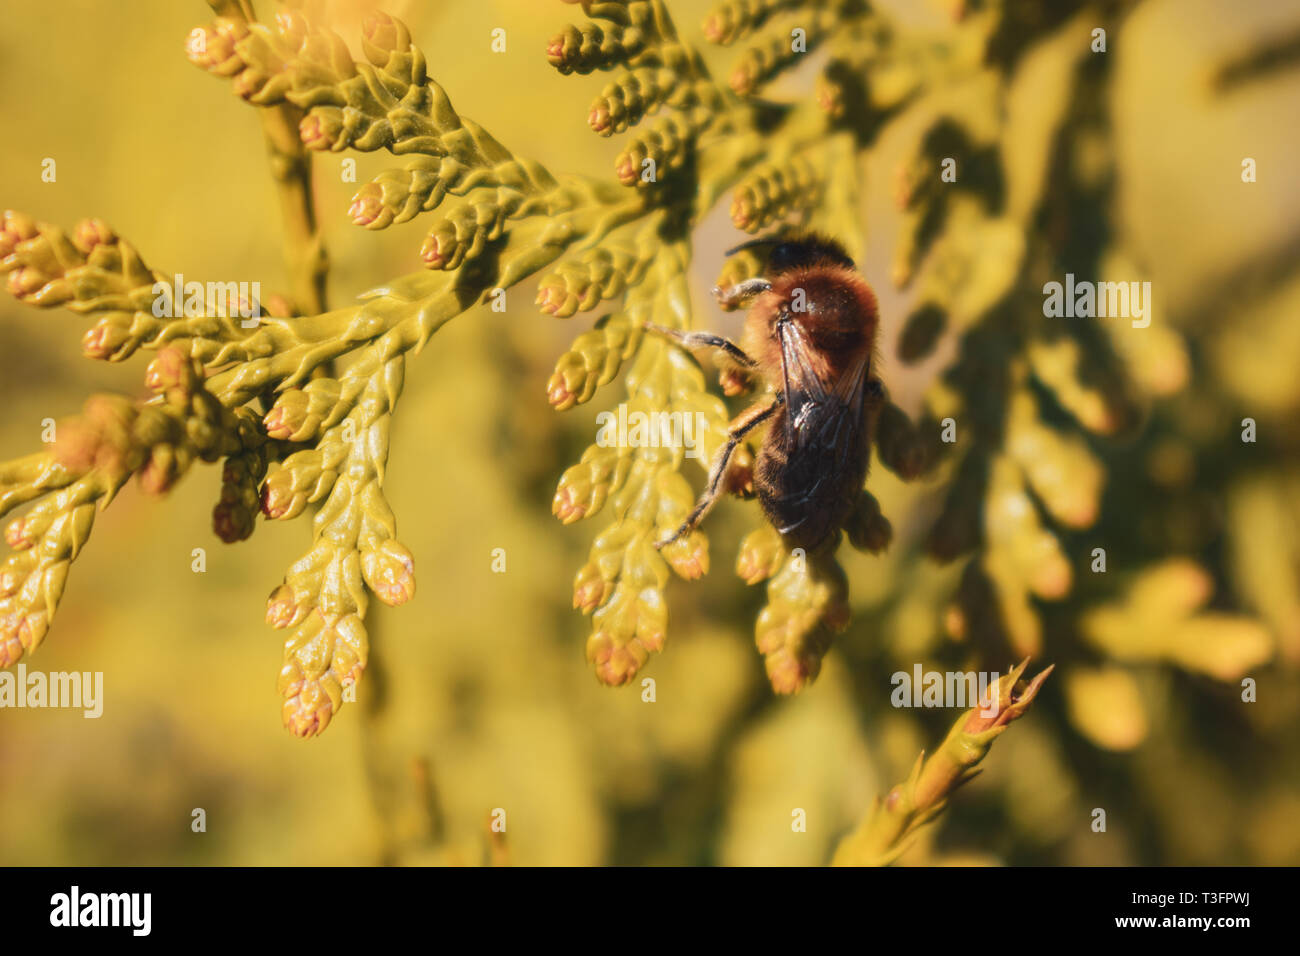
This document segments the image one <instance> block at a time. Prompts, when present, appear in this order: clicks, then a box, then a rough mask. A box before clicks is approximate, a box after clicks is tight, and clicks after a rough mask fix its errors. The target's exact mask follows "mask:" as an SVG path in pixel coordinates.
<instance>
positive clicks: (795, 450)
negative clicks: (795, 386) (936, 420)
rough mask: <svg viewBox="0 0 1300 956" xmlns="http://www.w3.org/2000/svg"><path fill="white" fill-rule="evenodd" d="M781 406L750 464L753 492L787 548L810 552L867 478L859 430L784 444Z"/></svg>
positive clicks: (837, 523) (839, 521)
mask: <svg viewBox="0 0 1300 956" xmlns="http://www.w3.org/2000/svg"><path fill="white" fill-rule="evenodd" d="M785 435H786V410H785V409H784V408H783V409H781V410H779V411H778V412H777V414H776V415H775V416H774V419H773V422H772V426H771V429H770V430H769V432H768V436H767V439H766V440H765V441H764V442H763V447H762V449H761V450H760V451H759V455H758V460H757V461H756V462H755V467H754V491H755V493H756V494H757V496H758V500H759V504H760V505H761V506H762V508H763V513H764V514H766V515H767V519H768V520H769V521H770V522H771V523H772V526H773V527H775V528H776V529H777V531H779V532H780V533H781V537H782V538H783V539H784V541H785V543H786V545H787V547H790V548H803V549H804V550H805V551H813V550H815V549H816V548H818V547H819V546H821V545H822V544H823V543H824V542H825V541H826V539H827V538H829V537H830V536H831V535H832V534H834V533H835V532H836V531H837V530H839V529H840V528H841V527H843V525H844V522H845V521H846V520H847V519H848V516H849V514H850V513H851V512H852V510H853V508H854V506H855V505H856V504H857V499H858V494H859V493H860V492H861V490H862V487H863V485H864V483H865V482H866V477H867V463H868V460H869V456H868V446H867V441H866V432H865V430H864V429H862V428H860V427H859V428H853V429H850V430H849V432H848V433H847V434H845V433H843V432H841V433H840V437H841V438H843V439H845V440H843V441H836V442H829V441H811V442H802V443H799V442H793V443H787V442H785V441H784V440H783V439H784V436H785Z"/></svg>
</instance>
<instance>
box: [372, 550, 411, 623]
mask: <svg viewBox="0 0 1300 956" xmlns="http://www.w3.org/2000/svg"><path fill="white" fill-rule="evenodd" d="M361 573H362V575H363V576H364V577H365V580H366V584H367V585H368V586H369V587H370V590H371V591H373V592H374V594H375V597H377V598H379V600H381V601H383V602H384V603H385V604H387V605H388V606H389V607H398V606H399V605H402V604H405V603H406V602H407V601H409V600H410V599H411V598H412V597H414V596H415V558H413V557H412V556H411V552H410V551H408V550H407V549H406V548H405V547H404V546H403V545H402V544H400V543H399V542H397V541H394V540H392V539H391V538H390V539H389V540H387V541H385V542H383V543H382V544H381V545H380V546H379V547H378V548H376V549H375V550H373V551H364V552H362V554H361Z"/></svg>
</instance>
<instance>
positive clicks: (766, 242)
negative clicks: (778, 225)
mask: <svg viewBox="0 0 1300 956" xmlns="http://www.w3.org/2000/svg"><path fill="white" fill-rule="evenodd" d="M785 241H786V240H785V239H783V238H782V237H780V236H768V237H767V238H766V239H750V240H749V241H748V242H742V243H741V244H740V245H738V246H736V247H735V248H734V249H728V250H727V251H726V253H725V255H726V256H727V258H731V257H732V256H734V255H735V254H736V253H737V252H744V251H745V250H746V249H753V248H754V247H755V246H774V245H776V244H777V243H778V242H785Z"/></svg>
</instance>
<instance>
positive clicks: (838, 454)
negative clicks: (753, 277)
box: [767, 322, 870, 541]
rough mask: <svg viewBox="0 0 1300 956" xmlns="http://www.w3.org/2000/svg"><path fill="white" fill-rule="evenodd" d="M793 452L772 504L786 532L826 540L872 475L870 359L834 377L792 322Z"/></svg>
mask: <svg viewBox="0 0 1300 956" xmlns="http://www.w3.org/2000/svg"><path fill="white" fill-rule="evenodd" d="M778 335H779V336H780V340H781V364H782V371H783V373H784V379H785V382H784V388H785V393H784V400H785V405H786V409H785V412H786V414H785V428H786V434H785V438H786V448H787V456H786V458H785V467H784V473H783V476H782V480H781V483H780V489H779V491H778V492H777V493H776V494H775V495H774V496H773V498H772V499H771V500H770V501H768V502H767V507H768V508H769V511H768V514H769V516H770V517H772V519H773V522H774V523H775V524H776V527H777V529H778V530H779V531H780V532H781V533H782V534H791V533H796V532H797V533H799V534H801V535H804V536H805V537H806V538H807V539H808V540H810V541H820V540H822V539H824V537H825V536H826V535H828V534H830V533H832V532H833V531H834V530H835V525H836V521H837V520H838V518H837V515H838V513H839V512H840V511H841V510H842V506H843V502H845V501H851V500H855V496H856V494H857V491H858V490H859V489H860V488H861V487H862V481H863V479H864V478H865V476H866V457H865V447H866V446H865V441H866V436H865V426H864V424H863V410H864V401H865V396H866V382H867V373H868V369H869V365H870V353H868V352H864V353H863V354H862V355H861V356H859V357H858V358H857V359H856V360H855V361H854V362H853V364H852V365H851V366H850V367H849V368H848V369H847V370H846V371H845V372H844V373H843V374H842V375H840V376H838V377H836V378H835V379H833V380H832V379H831V378H830V373H829V372H828V371H827V370H826V366H825V365H824V363H822V362H821V361H819V359H818V356H817V355H816V354H815V353H814V352H812V351H810V350H809V347H808V342H807V338H806V336H805V335H804V333H803V332H802V331H801V330H800V329H799V327H798V325H796V324H795V323H793V322H785V323H782V324H781V325H780V326H779V331H778Z"/></svg>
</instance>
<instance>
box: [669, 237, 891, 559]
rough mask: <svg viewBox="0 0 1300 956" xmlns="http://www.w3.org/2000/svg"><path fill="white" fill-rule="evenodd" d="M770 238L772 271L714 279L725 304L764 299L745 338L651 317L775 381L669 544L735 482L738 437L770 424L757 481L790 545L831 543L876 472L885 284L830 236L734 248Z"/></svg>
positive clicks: (732, 436)
mask: <svg viewBox="0 0 1300 956" xmlns="http://www.w3.org/2000/svg"><path fill="white" fill-rule="evenodd" d="M767 245H770V246H771V250H770V253H769V255H768V259H767V266H766V269H765V270H764V271H765V274H764V275H763V276H761V277H759V278H753V279H747V280H745V281H744V282H741V283H739V284H737V285H734V286H731V287H729V288H726V289H721V288H715V289H714V290H713V294H714V296H715V297H716V298H717V300H718V302H719V303H720V304H722V305H725V306H734V305H738V304H742V303H744V302H746V301H750V302H751V303H752V304H751V305H750V308H749V314H748V316H747V317H746V319H745V330H744V336H743V338H742V340H741V341H742V345H736V344H735V343H734V342H731V341H729V340H728V339H725V338H723V337H721V336H718V335H713V334H710V333H707V332H682V331H679V330H676V329H666V328H663V327H661V326H648V328H649V329H650V330H651V331H653V332H656V333H658V334H661V335H664V336H666V337H667V338H669V339H671V340H673V341H675V342H677V343H678V344H680V345H682V346H684V347H686V348H690V349H696V348H707V349H711V350H713V351H714V352H715V354H717V355H718V357H719V364H720V365H721V366H722V367H723V369H724V373H725V372H726V371H727V370H728V367H730V368H731V369H732V370H733V371H735V370H739V371H740V372H741V373H743V374H744V375H746V376H747V377H750V378H757V379H759V380H761V381H762V382H764V383H765V384H766V386H767V389H768V392H767V395H766V396H765V397H764V398H762V399H760V400H759V401H758V402H756V403H755V404H754V405H752V406H751V407H750V408H748V409H746V410H745V411H744V412H741V413H740V414H739V415H738V416H736V418H735V419H733V420H732V422H731V423H730V425H729V426H728V429H727V442H726V444H725V445H724V446H723V448H722V449H721V450H720V452H719V453H718V455H717V457H716V458H715V460H714V461H713V463H712V467H711V468H710V469H709V477H708V483H707V485H706V488H705V491H704V493H703V494H702V495H701V496H700V499H699V501H698V503H697V504H696V505H695V509H694V510H693V511H692V512H691V514H690V516H689V517H688V518H687V519H686V520H685V521H684V522H683V523H682V525H681V526H680V527H679V528H678V529H677V530H676V531H674V532H673V534H672V535H670V536H669V537H667V538H665V539H663V540H662V541H660V542H658V544H657V545H656V546H657V547H659V548H663V547H665V546H666V545H668V544H671V543H672V542H673V541H676V540H677V539H679V538H681V537H682V536H684V535H686V534H689V533H690V532H691V531H692V530H694V528H695V527H696V526H698V525H699V523H700V522H701V521H702V520H703V519H704V517H705V515H707V514H708V512H709V510H710V509H711V508H712V507H713V505H714V504H715V503H716V501H717V499H718V498H719V497H720V495H721V493H722V492H723V490H724V487H725V477H726V475H727V469H728V466H729V465H730V462H731V458H732V455H733V454H734V453H735V451H736V449H737V447H739V445H740V443H741V442H742V441H743V440H744V439H745V436H746V435H748V434H749V433H750V432H752V431H754V430H755V429H757V428H759V427H760V426H762V425H767V434H766V436H765V437H764V439H763V442H762V446H761V448H760V450H759V453H758V457H757V459H756V461H755V464H754V492H755V494H756V495H757V497H758V500H759V504H760V505H761V506H762V509H763V513H764V514H765V515H766V516H767V519H768V520H769V521H770V522H771V523H772V526H773V527H774V528H776V530H777V531H778V532H780V534H781V537H782V539H783V540H784V542H785V544H786V546H787V547H788V548H792V549H793V548H803V549H804V550H805V551H806V552H812V551H814V550H816V549H817V548H819V547H821V546H822V545H824V544H825V543H826V542H827V541H828V540H829V539H830V538H831V537H832V536H833V535H835V533H836V532H838V531H839V530H840V529H841V528H842V527H843V526H844V524H845V522H846V521H847V520H848V519H849V516H850V515H851V514H852V512H853V510H854V507H855V506H856V504H857V501H858V496H859V494H860V493H861V491H862V489H863V485H864V484H865V482H866V478H867V466H868V463H869V460H870V451H871V438H872V433H873V431H874V428H875V420H876V416H877V414H878V413H879V411H880V408H881V405H882V404H883V402H884V400H885V390H884V386H883V385H882V384H881V382H880V379H879V378H877V377H876V375H875V371H874V366H875V364H876V334H877V330H878V327H879V324H880V320H879V314H878V311H877V306H876V296H875V293H874V292H872V290H871V286H869V285H868V284H867V282H866V280H865V279H863V278H862V276H861V275H860V274H859V273H858V271H857V268H856V267H855V265H854V263H853V260H852V259H850V258H849V256H848V253H847V252H846V251H845V250H844V248H843V246H841V245H840V244H839V243H838V242H836V241H834V240H833V239H828V238H825V237H822V236H817V235H803V236H798V237H791V238H784V239H757V240H753V241H751V242H747V243H744V244H743V245H740V246H737V247H736V248H735V249H731V250H729V251H728V252H727V255H728V256H730V255H734V254H735V253H737V252H740V251H741V250H742V249H749V248H753V247H755V246H767ZM742 346H743V347H742Z"/></svg>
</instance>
